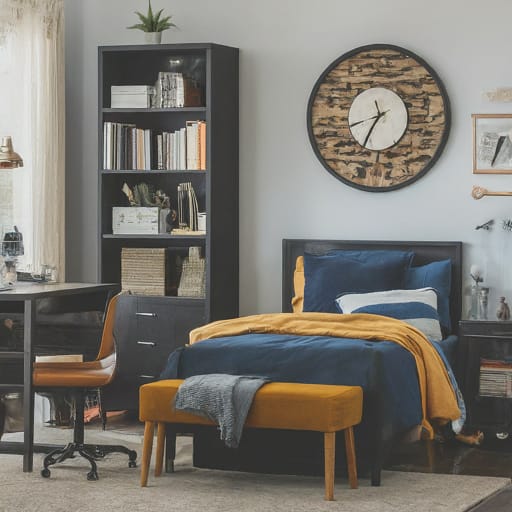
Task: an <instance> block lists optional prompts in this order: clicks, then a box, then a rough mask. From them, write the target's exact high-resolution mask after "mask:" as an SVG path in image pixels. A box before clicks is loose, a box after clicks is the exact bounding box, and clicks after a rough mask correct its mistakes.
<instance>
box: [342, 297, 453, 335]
mask: <svg viewBox="0 0 512 512" xmlns="http://www.w3.org/2000/svg"><path fill="white" fill-rule="evenodd" d="M336 305H337V307H338V309H339V310H340V311H341V312H342V313H371V314H374V315H382V316H389V317H391V318H397V319H398V320H403V321H404V322H407V323H408V324H410V325H412V326H414V327H416V328H417V329H419V330H420V331H421V332H423V334H424V335H425V336H426V337H427V338H428V339H430V340H431V341H441V340H442V339H443V336H442V334H441V325H440V324H439V315H438V313H437V293H436V291H435V290H434V289H433V288H420V289H418V290H389V291H385V292H371V293H347V294H344V295H341V296H340V297H338V298H337V299H336Z"/></svg>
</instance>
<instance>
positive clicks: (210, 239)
mask: <svg viewBox="0 0 512 512" xmlns="http://www.w3.org/2000/svg"><path fill="white" fill-rule="evenodd" d="M98 50H99V55H98V57H99V72H98V79H99V88H98V104H99V109H98V110H99V115H98V149H99V150H98V168H99V188H98V197H99V244H98V245H99V254H98V260H99V261H98V265H99V270H100V280H101V281H102V282H121V251H122V249H123V248H125V247H134V248H165V249H166V250H167V252H169V253H172V254H179V255H180V256H183V257H184V256H186V255H187V253H188V248H189V247H191V246H199V247H201V253H202V255H203V256H204V257H205V260H206V293H205V297H204V298H187V297H178V296H160V297H159V296H151V297H149V296H143V295H140V296H137V295H134V296H128V297H123V300H122V301H120V303H119V306H118V307H119V314H118V322H117V324H118V328H119V332H118V340H117V341H118V343H119V344H120V345H121V346H120V347H119V348H120V354H119V355H120V356H122V358H121V360H120V374H119V377H120V378H118V379H116V380H117V381H118V384H117V391H115V392H114V393H110V394H109V393H106V396H107V397H109V396H110V397H111V398H112V399H111V400H110V402H112V404H111V405H109V404H108V403H107V408H108V409H114V408H126V406H127V405H129V404H133V400H136V389H137V388H138V386H139V385H140V384H142V383H145V382H148V381H151V380H154V379H155V378H157V377H158V374H159V372H160V371H161V369H162V366H163V365H164V364H165V360H166V358H167V355H168V354H169V353H170V352H172V350H174V348H176V347H179V346H182V345H184V344H185V343H187V342H188V330H189V329H191V328H193V327H195V326H199V325H202V324H204V323H207V322H210V321H214V320H219V319H224V318H230V317H236V316H238V283H239V279H238V49H237V48H231V47H227V46H222V45H217V44H211V43H205V44H199V43H198V44H195V43H194V44H172V45H140V46H139V45H137V46H103V47H100V48H99V49H98ZM171 60H172V61H173V66H174V68H173V69H172V70H173V71H177V72H181V73H183V74H184V75H187V76H190V77H192V78H193V79H194V80H195V82H196V83H197V84H199V86H200V89H201V105H200V106H194V107H187V106H185V107H181V108H111V86H113V85H117V86H119V85H153V84H155V82H156V80H157V77H158V73H159V72H160V71H171V69H170V61H171ZM177 62H178V67H176V66H177V64H176V63H177ZM198 120H200V121H205V122H206V169H205V170H184V169H181V170H162V169H160V170H157V169H156V168H155V167H156V165H152V167H153V168H152V169H145V170H137V171H134V170H107V169H105V168H104V167H105V166H104V132H103V130H104V123H105V122H113V123H127V124H132V125H136V126H137V128H143V129H151V130H153V132H154V133H158V132H160V131H167V132H171V131H175V130H178V129H180V128H182V127H184V126H185V124H186V122H187V121H198ZM155 160H156V159H155ZM125 182H126V183H127V184H128V185H129V186H133V185H135V184H137V183H140V182H145V183H147V184H148V185H150V186H151V187H154V189H162V190H163V191H164V192H165V193H166V194H168V195H169V196H170V198H171V207H172V208H175V206H176V203H177V186H178V184H179V183H183V182H191V183H192V185H193V187H194V190H195V192H196V195H197V200H198V204H199V211H204V212H206V234H203V235H194V234H191V235H183V234H179V235H176V234H173V232H172V231H171V232H170V233H167V234H154V235H149V234H146V235H119V234H113V230H112V207H114V206H127V204H128V203H127V198H126V196H125V195H124V194H123V193H122V192H121V188H122V186H123V184H124V183H125ZM145 351H147V353H146V352H145ZM135 360H137V361H141V364H140V365H137V364H133V362H134V361H135ZM121 389H122V390H124V395H125V398H126V400H121V399H120V394H119V390H121ZM106 401H107V402H109V400H106Z"/></svg>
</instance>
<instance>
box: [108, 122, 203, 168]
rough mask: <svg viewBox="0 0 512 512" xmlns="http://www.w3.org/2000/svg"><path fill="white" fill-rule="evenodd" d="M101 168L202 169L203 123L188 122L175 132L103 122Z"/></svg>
mask: <svg viewBox="0 0 512 512" xmlns="http://www.w3.org/2000/svg"><path fill="white" fill-rule="evenodd" d="M103 168H104V169H107V170H139V171H144V170H150V169H157V170H205V169H206V122H205V121H187V122H186V125H185V127H183V128H181V129H179V130H176V131H174V132H158V133H157V132H156V130H153V129H144V128H137V126H136V125H134V124H129V123H114V122H110V121H107V122H105V123H103Z"/></svg>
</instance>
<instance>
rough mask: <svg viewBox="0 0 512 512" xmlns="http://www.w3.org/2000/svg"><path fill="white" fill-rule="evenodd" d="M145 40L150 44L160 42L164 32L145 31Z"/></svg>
mask: <svg viewBox="0 0 512 512" xmlns="http://www.w3.org/2000/svg"><path fill="white" fill-rule="evenodd" d="M144 40H145V41H146V43H149V44H160V43H161V42H162V32H144Z"/></svg>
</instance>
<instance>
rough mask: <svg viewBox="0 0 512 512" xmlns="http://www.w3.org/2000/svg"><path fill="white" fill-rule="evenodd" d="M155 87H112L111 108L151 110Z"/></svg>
mask: <svg viewBox="0 0 512 512" xmlns="http://www.w3.org/2000/svg"><path fill="white" fill-rule="evenodd" d="M153 92H154V87H153V86H151V85H112V87H111V89H110V107H111V108H149V107H151V95H152V94H153Z"/></svg>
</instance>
